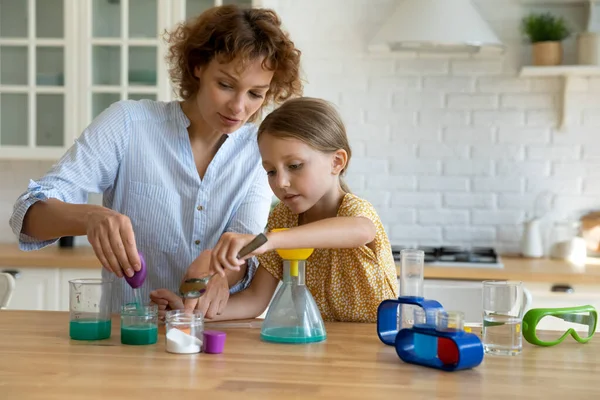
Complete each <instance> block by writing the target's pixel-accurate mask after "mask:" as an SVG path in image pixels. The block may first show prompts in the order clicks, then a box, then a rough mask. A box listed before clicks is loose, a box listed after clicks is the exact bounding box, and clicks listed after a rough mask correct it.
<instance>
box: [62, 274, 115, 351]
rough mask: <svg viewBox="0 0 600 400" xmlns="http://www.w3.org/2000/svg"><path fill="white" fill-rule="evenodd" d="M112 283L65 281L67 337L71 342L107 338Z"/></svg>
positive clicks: (87, 280) (109, 323)
mask: <svg viewBox="0 0 600 400" xmlns="http://www.w3.org/2000/svg"><path fill="white" fill-rule="evenodd" d="M111 295H112V281H109V280H106V279H73V280H70V281H69V315H70V318H69V336H70V337H71V339H74V340H101V339H108V338H109V337H110V331H111V321H110V305H111V297H112V296H111Z"/></svg>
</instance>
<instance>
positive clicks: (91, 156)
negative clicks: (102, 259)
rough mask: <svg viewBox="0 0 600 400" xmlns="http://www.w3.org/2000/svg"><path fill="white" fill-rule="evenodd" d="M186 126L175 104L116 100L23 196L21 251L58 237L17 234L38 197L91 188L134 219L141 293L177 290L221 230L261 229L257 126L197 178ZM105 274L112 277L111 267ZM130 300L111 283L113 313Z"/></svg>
mask: <svg viewBox="0 0 600 400" xmlns="http://www.w3.org/2000/svg"><path fill="white" fill-rule="evenodd" d="M189 124H190V121H189V120H188V118H187V117H186V115H185V114H184V113H183V111H182V109H181V106H180V104H179V103H178V102H175V101H174V102H168V103H165V102H155V101H149V100H142V101H131V100H127V101H120V102H117V103H115V104H113V105H112V106H111V107H109V108H108V109H107V110H105V111H104V112H103V113H102V114H100V115H99V116H98V117H97V118H96V119H95V120H94V121H93V122H92V123H91V124H90V126H89V127H88V128H87V129H86V130H85V131H84V132H83V133H82V135H81V136H80V137H79V138H78V139H77V140H76V141H75V143H74V145H73V146H72V147H71V148H70V149H69V150H68V151H67V153H66V154H65V155H64V156H63V157H62V158H61V160H60V161H59V162H58V163H57V164H55V165H54V166H53V167H52V169H51V170H50V171H49V172H48V173H47V174H46V175H45V176H44V177H43V178H41V179H40V180H37V181H33V180H32V181H30V183H29V186H28V189H27V191H26V192H25V193H24V194H22V195H21V196H20V197H19V199H18V200H17V202H16V204H15V206H14V211H13V215H12V217H11V219H10V225H11V227H12V229H13V231H14V232H15V234H16V235H17V236H18V237H19V245H20V248H21V249H22V250H26V251H28V250H36V249H40V248H42V247H44V246H47V245H50V244H52V243H54V242H56V240H50V241H40V240H37V239H34V238H32V237H29V236H27V235H25V234H23V233H21V227H22V225H23V218H24V216H25V213H26V212H27V209H28V208H29V207H30V206H31V205H32V204H34V203H35V202H36V201H39V200H46V199H48V198H56V199H59V200H61V201H64V202H68V203H78V204H85V203H87V197H88V193H102V194H103V197H102V203H103V206H104V207H107V208H111V209H113V210H115V211H117V212H119V213H122V214H124V215H127V216H128V217H129V218H130V219H131V223H132V225H133V230H134V233H135V237H136V244H137V247H138V250H139V251H141V252H142V254H143V255H144V258H145V260H146V264H147V267H148V276H147V278H146V282H145V283H144V285H143V289H142V294H143V296H144V298H146V299H147V298H148V297H149V293H150V291H151V290H154V289H157V288H168V289H170V290H173V291H176V290H177V289H178V288H179V284H180V282H181V279H182V278H183V276H184V274H185V272H186V270H187V268H188V266H189V265H190V264H191V262H192V261H193V260H194V259H195V258H196V257H197V256H198V255H199V254H200V252H201V251H203V250H205V249H211V248H213V247H214V246H215V244H216V243H217V241H218V239H219V237H220V236H221V235H222V234H223V233H224V232H239V233H253V234H257V233H259V232H263V231H264V229H265V226H266V223H267V217H268V214H269V206H270V203H271V199H272V192H271V189H270V188H269V185H268V180H267V175H266V173H265V171H264V169H263V168H262V166H261V159H260V153H259V151H258V145H257V141H256V126H255V125H252V124H246V125H245V126H243V127H242V128H240V129H239V130H237V131H236V132H234V133H232V134H229V135H227V139H226V140H225V141H224V143H223V145H222V146H221V147H220V149H219V150H218V152H217V154H216V155H215V157H214V158H213V160H212V161H211V162H210V164H209V166H208V169H207V170H206V173H205V175H204V178H203V179H202V180H201V179H200V176H199V174H198V171H197V169H196V164H195V162H194V157H193V154H192V150H191V146H190V141H189V136H188V132H187V127H188V126H189ZM255 270H256V265H255V264H254V263H252V265H251V266H249V268H248V273H247V274H246V277H245V278H244V279H243V280H242V281H240V282H239V283H238V284H237V285H235V286H234V287H232V288H231V292H232V293H234V292H237V291H239V290H242V289H244V288H245V287H247V285H248V284H249V282H250V280H251V279H252V276H253V274H254V272H255ZM102 275H103V277H105V278H112V277H114V275H113V274H112V273H110V272H108V271H106V270H103V271H102ZM115 278H116V277H115ZM132 301H133V293H132V289H131V288H130V287H129V285H127V283H126V282H125V280H124V279H115V282H114V284H113V301H112V310H113V312H116V311H117V310H118V309H119V307H120V306H121V305H122V304H124V303H127V302H132Z"/></svg>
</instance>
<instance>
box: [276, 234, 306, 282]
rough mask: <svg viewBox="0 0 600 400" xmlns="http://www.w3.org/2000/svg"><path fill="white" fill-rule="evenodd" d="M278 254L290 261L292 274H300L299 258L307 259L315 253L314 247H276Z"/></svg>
mask: <svg viewBox="0 0 600 400" xmlns="http://www.w3.org/2000/svg"><path fill="white" fill-rule="evenodd" d="M287 229H289V228H276V229H272V231H273V232H281V231H285V230H287ZM276 250H277V254H279V255H280V256H281V258H283V259H284V260H289V261H290V275H291V276H298V260H306V259H307V258H308V257H310V255H311V254H312V253H313V251H314V249H276Z"/></svg>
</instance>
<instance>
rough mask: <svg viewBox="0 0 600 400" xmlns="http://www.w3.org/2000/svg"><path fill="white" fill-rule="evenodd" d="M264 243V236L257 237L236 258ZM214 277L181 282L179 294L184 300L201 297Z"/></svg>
mask: <svg viewBox="0 0 600 400" xmlns="http://www.w3.org/2000/svg"><path fill="white" fill-rule="evenodd" d="M266 242H267V237H266V236H265V234H264V233H261V234H259V235H257V236H256V237H255V238H254V239H252V241H251V242H250V243H248V244H247V245H246V246H244V247H243V248H242V249H241V250H240V252H239V254H238V255H237V258H242V257H244V256H246V255H248V254H250V253H252V252H253V251H254V250H256V249H258V248H259V247H260V246H262V245H263V244H265V243H266ZM215 275H216V273H214V274H212V275H210V276H206V277H204V278H190V279H186V280H185V281H183V283H182V284H181V286H179V294H180V295H181V297H183V298H184V299H196V298H198V297H200V296H202V295H203V294H204V292H206V287H207V286H208V282H209V281H210V279H211V278H212V277H213V276H215Z"/></svg>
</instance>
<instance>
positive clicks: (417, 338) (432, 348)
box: [413, 307, 437, 360]
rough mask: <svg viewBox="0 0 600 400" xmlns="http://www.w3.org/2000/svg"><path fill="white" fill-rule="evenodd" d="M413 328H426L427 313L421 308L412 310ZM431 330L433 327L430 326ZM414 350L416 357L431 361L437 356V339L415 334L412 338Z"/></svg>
mask: <svg viewBox="0 0 600 400" xmlns="http://www.w3.org/2000/svg"><path fill="white" fill-rule="evenodd" d="M414 321H415V323H414V326H415V327H418V328H426V327H428V324H427V312H426V311H425V310H424V309H422V308H421V307H415V309H414ZM431 327H432V328H433V326H431ZM413 340H414V346H415V347H414V350H415V354H416V355H417V357H419V358H421V359H423V360H431V359H433V358H435V357H436V355H437V337H435V336H432V335H425V334H423V333H419V332H415V333H414V336H413Z"/></svg>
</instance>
